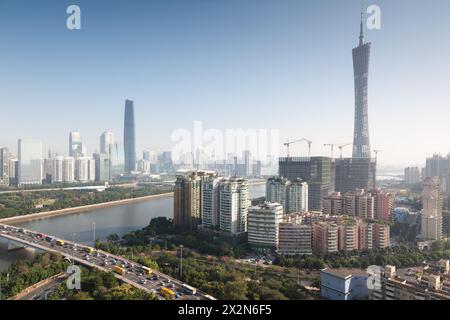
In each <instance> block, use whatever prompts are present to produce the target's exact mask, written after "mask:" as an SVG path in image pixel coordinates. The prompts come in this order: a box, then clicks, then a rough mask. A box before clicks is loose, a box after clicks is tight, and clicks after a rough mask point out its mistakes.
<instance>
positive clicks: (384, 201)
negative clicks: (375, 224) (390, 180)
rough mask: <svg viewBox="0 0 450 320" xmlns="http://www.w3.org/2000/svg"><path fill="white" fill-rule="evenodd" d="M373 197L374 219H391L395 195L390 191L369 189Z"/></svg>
mask: <svg viewBox="0 0 450 320" xmlns="http://www.w3.org/2000/svg"><path fill="white" fill-rule="evenodd" d="M371 194H372V196H373V198H374V216H375V219H376V220H381V221H391V220H392V211H393V210H394V201H395V197H394V195H393V194H391V193H386V192H383V191H382V190H381V189H374V190H372V191H371Z"/></svg>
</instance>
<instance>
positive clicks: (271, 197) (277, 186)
mask: <svg viewBox="0 0 450 320" xmlns="http://www.w3.org/2000/svg"><path fill="white" fill-rule="evenodd" d="M288 183H289V180H287V179H285V178H282V177H271V178H269V179H267V182H266V201H267V202H271V203H279V204H281V205H282V206H283V210H284V212H285V213H287V210H288V206H287V205H286V189H287V185H288Z"/></svg>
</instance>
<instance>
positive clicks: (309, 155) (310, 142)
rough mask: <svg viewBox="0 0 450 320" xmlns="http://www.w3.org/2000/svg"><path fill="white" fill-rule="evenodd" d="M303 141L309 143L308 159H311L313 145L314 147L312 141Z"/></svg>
mask: <svg viewBox="0 0 450 320" xmlns="http://www.w3.org/2000/svg"><path fill="white" fill-rule="evenodd" d="M302 141H304V142H306V143H308V157H311V145H312V141H311V140H308V139H305V138H303V139H302Z"/></svg>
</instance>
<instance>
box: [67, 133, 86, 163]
mask: <svg viewBox="0 0 450 320" xmlns="http://www.w3.org/2000/svg"><path fill="white" fill-rule="evenodd" d="M84 151H85V150H83V142H82V139H81V134H80V133H79V132H78V131H71V132H70V134H69V157H73V158H76V157H80V156H81V155H83V152H84Z"/></svg>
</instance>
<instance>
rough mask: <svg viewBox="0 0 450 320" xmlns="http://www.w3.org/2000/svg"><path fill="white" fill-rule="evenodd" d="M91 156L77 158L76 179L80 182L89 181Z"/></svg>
mask: <svg viewBox="0 0 450 320" xmlns="http://www.w3.org/2000/svg"><path fill="white" fill-rule="evenodd" d="M89 160H90V159H89V158H87V157H81V158H77V159H75V180H76V181H78V182H88V181H89Z"/></svg>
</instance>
